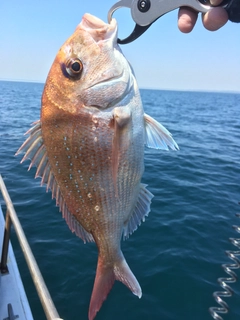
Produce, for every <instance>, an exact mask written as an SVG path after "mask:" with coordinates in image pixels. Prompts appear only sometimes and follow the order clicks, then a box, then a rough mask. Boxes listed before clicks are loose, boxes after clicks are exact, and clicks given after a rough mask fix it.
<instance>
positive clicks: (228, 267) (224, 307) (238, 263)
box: [209, 202, 240, 320]
mask: <svg viewBox="0 0 240 320" xmlns="http://www.w3.org/2000/svg"><path fill="white" fill-rule="evenodd" d="M239 204H240V202H239ZM236 216H237V217H238V218H240V213H237V214H236ZM232 227H233V229H234V230H235V231H236V232H238V233H240V226H236V225H233V226H232ZM229 241H230V242H231V243H232V244H233V245H234V246H235V247H237V248H238V249H240V238H229ZM226 255H227V256H228V257H229V259H231V260H233V261H234V263H232V264H223V265H222V268H223V270H224V271H225V272H226V273H227V274H228V275H229V276H230V277H228V278H218V283H219V284H220V286H221V287H222V288H223V289H224V291H215V292H214V293H213V297H214V299H215V300H216V302H217V303H218V304H219V305H220V307H211V308H209V312H210V314H211V316H212V317H213V319H215V320H223V318H222V317H221V316H220V315H219V314H222V313H228V311H229V307H228V304H227V303H226V302H225V301H224V300H223V299H222V298H227V297H231V296H232V295H233V293H234V291H233V290H232V288H231V287H230V286H229V285H228V284H229V283H234V282H236V281H237V275H236V273H235V272H234V271H233V270H235V269H239V268H240V260H239V258H237V256H240V250H237V251H228V250H227V251H226Z"/></svg>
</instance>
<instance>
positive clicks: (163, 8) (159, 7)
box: [108, 0, 228, 44]
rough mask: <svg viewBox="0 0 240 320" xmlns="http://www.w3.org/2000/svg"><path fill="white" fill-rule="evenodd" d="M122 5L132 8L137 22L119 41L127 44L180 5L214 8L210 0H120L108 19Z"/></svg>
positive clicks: (111, 10)
mask: <svg viewBox="0 0 240 320" xmlns="http://www.w3.org/2000/svg"><path fill="white" fill-rule="evenodd" d="M227 3H228V0H225V1H223V2H222V4H221V7H223V8H225V7H226V6H227ZM122 7H126V8H129V9H131V15H132V18H133V20H134V21H135V22H136V26H135V28H134V30H133V32H132V33H131V34H130V35H129V36H128V37H127V38H126V39H123V40H120V39H118V43H120V44H126V43H129V42H132V41H134V40H136V39H137V38H138V37H139V36H141V35H142V34H143V33H144V32H145V31H146V30H147V29H148V28H149V27H150V26H151V24H152V23H153V22H154V21H156V20H157V19H158V18H160V17H161V16H163V15H164V14H165V13H168V12H170V11H172V10H175V9H178V8H180V7H189V8H192V9H194V10H196V11H197V12H203V13H206V12H208V11H209V10H211V9H212V7H211V6H210V2H209V1H208V0H201V1H199V0H132V1H131V0H120V1H118V2H117V3H116V4H114V5H113V6H112V7H111V9H110V10H109V12H108V21H109V22H110V21H111V19H112V15H113V13H114V12H115V11H116V10H117V9H119V8H122Z"/></svg>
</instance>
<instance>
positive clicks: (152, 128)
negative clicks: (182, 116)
mask: <svg viewBox="0 0 240 320" xmlns="http://www.w3.org/2000/svg"><path fill="white" fill-rule="evenodd" d="M144 123H145V132H146V139H145V143H146V146H147V147H149V148H154V149H163V150H169V148H170V149H172V150H179V147H178V145H177V143H176V142H175V141H174V139H173V138H172V135H171V133H170V132H169V131H168V130H167V129H166V128H165V127H164V126H163V125H161V124H160V123H159V122H157V121H156V120H155V119H153V118H152V117H150V116H149V115H147V114H146V113H145V114H144Z"/></svg>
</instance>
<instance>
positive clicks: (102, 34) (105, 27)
mask: <svg viewBox="0 0 240 320" xmlns="http://www.w3.org/2000/svg"><path fill="white" fill-rule="evenodd" d="M78 28H81V29H84V30H85V31H87V32H88V33H89V34H90V35H91V36H92V38H93V40H94V41H96V42H99V41H102V40H108V39H110V38H111V37H113V39H115V38H116V32H117V22H116V20H115V19H112V21H111V22H110V24H108V23H105V22H104V21H102V20H101V19H99V18H97V17H95V16H93V15H91V14H89V13H85V14H84V16H83V17H82V21H81V23H80V24H79V26H78Z"/></svg>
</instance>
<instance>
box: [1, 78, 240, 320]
mask: <svg viewBox="0 0 240 320" xmlns="http://www.w3.org/2000/svg"><path fill="white" fill-rule="evenodd" d="M42 90H43V85H42V84H36V83H20V82H18V83H17V82H0V124H1V127H0V173H1V174H2V176H3V178H4V180H5V183H6V185H7V188H8V191H9V193H10V196H11V198H12V200H13V203H14V206H15V209H16V211H17V213H18V216H19V219H20V221H21V223H22V226H23V228H24V231H25V233H26V236H27V238H28V241H29V243H30V246H31V248H32V251H33V253H34V255H35V257H36V260H37V262H38V264H39V267H40V269H41V272H42V274H43V277H44V279H45V281H46V284H47V286H48V288H49V291H50V293H51V295H52V298H53V300H54V303H55V305H56V308H57V309H58V312H59V314H60V316H61V317H62V318H63V319H64V320H73V319H83V320H84V319H87V313H88V306H89V301H90V295H91V291H92V286H93V281H94V276H95V269H96V263H97V249H96V247H95V244H83V242H82V241H81V240H80V239H78V238H77V237H76V236H75V235H74V234H72V233H71V232H70V230H69V228H68V226H67V225H66V223H65V221H64V220H63V219H62V217H61V213H59V211H58V208H57V207H56V206H55V202H54V201H53V200H52V199H51V194H50V193H46V192H45V188H44V187H40V179H36V180H34V175H35V168H33V169H31V170H30V171H27V168H28V165H29V162H24V163H23V164H20V160H21V156H18V157H15V156H14V154H15V152H16V151H17V149H18V148H19V146H20V145H21V144H22V142H23V141H24V139H25V138H24V136H23V134H24V133H25V132H26V131H27V130H28V128H29V126H30V124H31V123H32V122H34V121H35V120H38V119H39V113H40V103H41V102H40V100H41V93H42ZM141 94H142V100H143V104H144V109H145V112H146V113H148V114H149V115H151V116H153V117H154V118H155V119H156V120H158V121H159V122H161V123H162V124H163V125H164V126H165V127H167V129H168V130H169V131H170V132H171V133H172V134H173V136H174V138H175V140H176V141H177V143H178V144H179V147H180V151H178V152H174V151H168V152H167V151H156V150H152V149H146V154H145V173H144V176H143V183H146V184H148V185H149V187H148V188H149V190H150V191H151V192H152V193H153V194H154V196H155V197H154V199H153V202H152V206H151V213H150V215H149V217H148V218H147V219H146V222H145V223H143V224H142V225H141V227H139V229H138V230H137V231H136V232H135V233H134V234H133V235H132V236H131V237H130V239H129V240H127V241H124V242H122V250H123V253H124V255H125V257H126V260H127V262H128V263H129V265H130V267H131V269H132V271H133V272H134V274H135V276H136V277H137V279H138V281H139V283H140V285H141V287H142V290H143V296H142V298H141V299H138V298H137V297H135V296H134V295H133V294H132V293H131V292H130V291H129V290H128V289H127V288H126V287H125V286H124V285H122V284H121V283H119V282H116V283H115V284H114V287H113V289H112V291H111V292H110V294H109V296H108V299H107V300H106V301H105V302H104V304H103V306H102V308H101V310H100V312H99V313H98V315H97V317H96V320H110V319H111V320H112V319H114V320H120V319H121V320H122V319H126V320H137V319H138V320H145V319H147V320H148V319H149V320H150V319H159V320H160V319H161V320H205V319H206V320H207V319H212V317H211V316H210V314H209V311H208V308H209V307H211V306H217V303H216V302H215V301H214V299H213V297H212V294H213V292H214V291H216V290H217V291H219V290H220V286H219V285H218V283H217V278H219V277H225V276H226V274H225V272H224V271H223V269H222V267H221V265H222V264H223V263H231V260H229V259H228V258H227V256H226V255H225V251H226V250H236V249H235V247H234V246H233V245H232V244H231V243H230V242H229V238H230V237H235V238H237V237H238V234H237V233H236V231H235V230H233V228H232V225H240V219H239V218H237V217H236V216H235V214H236V213H237V212H239V211H240V210H239V205H238V202H239V201H240V179H239V178H240V165H239V163H240V119H239V112H240V95H239V94H225V93H203V92H201V93H200V92H177V91H157V90H142V91H141ZM1 204H2V206H3V209H5V206H4V204H3V201H2V199H1ZM12 244H13V246H14V250H15V253H16V258H17V261H18V264H19V268H20V272H21V275H22V279H23V282H24V285H25V289H26V292H27V296H28V298H29V301H30V305H31V309H32V312H33V315H34V318H35V319H36V320H43V319H45V316H44V313H43V310H42V307H41V305H40V303H39V300H38V297H37V293H36V291H35V289H34V286H33V284H32V280H31V278H30V275H29V272H28V269H27V267H26V264H25V261H24V258H23V255H22V253H21V250H20V248H19V244H18V242H17V240H16V235H15V233H14V231H13V232H12ZM235 271H236V273H237V274H238V276H239V275H240V271H239V270H235ZM231 287H232V289H233V290H234V292H235V294H234V295H233V296H232V297H231V298H226V299H225V301H226V302H227V303H228V305H229V307H230V311H229V313H228V314H227V315H223V316H222V317H223V318H224V319H226V320H227V319H232V320H237V319H240V280H239V281H238V282H236V283H235V284H231Z"/></svg>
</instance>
